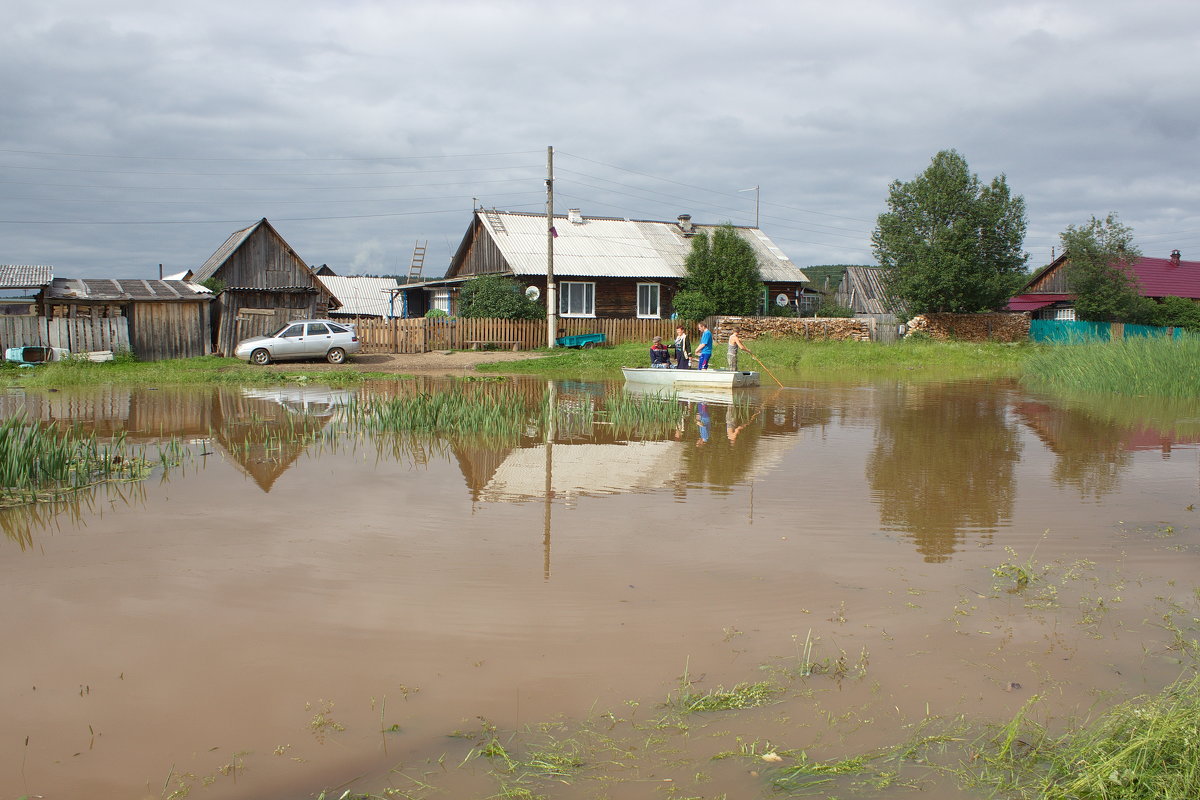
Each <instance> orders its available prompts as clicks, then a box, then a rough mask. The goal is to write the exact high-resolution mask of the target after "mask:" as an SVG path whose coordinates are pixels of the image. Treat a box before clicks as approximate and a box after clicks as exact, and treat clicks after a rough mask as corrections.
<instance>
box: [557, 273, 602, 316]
mask: <svg viewBox="0 0 1200 800" xmlns="http://www.w3.org/2000/svg"><path fill="white" fill-rule="evenodd" d="M558 315H559V316H560V317H594V316H596V284H594V283H583V282H580V281H567V282H565V283H560V284H559V285H558Z"/></svg>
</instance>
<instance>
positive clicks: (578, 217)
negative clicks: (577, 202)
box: [567, 208, 583, 225]
mask: <svg viewBox="0 0 1200 800" xmlns="http://www.w3.org/2000/svg"><path fill="white" fill-rule="evenodd" d="M567 222H574V223H575V224H576V225H582V224H583V215H582V214H580V213H579V209H578V208H568V209H567Z"/></svg>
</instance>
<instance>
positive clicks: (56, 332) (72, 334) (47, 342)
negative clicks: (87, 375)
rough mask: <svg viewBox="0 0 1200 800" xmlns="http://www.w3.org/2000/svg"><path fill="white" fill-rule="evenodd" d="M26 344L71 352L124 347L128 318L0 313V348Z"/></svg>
mask: <svg viewBox="0 0 1200 800" xmlns="http://www.w3.org/2000/svg"><path fill="white" fill-rule="evenodd" d="M29 345H39V346H42V347H63V348H66V349H67V350H70V351H71V352H72V353H86V352H88V351H91V350H114V351H115V350H128V349H129V320H127V319H126V318H125V317H106V318H103V319H88V318H86V317H77V318H71V317H56V318H54V319H47V318H46V317H0V351H2V350H3V349H7V348H9V347H26V346H29Z"/></svg>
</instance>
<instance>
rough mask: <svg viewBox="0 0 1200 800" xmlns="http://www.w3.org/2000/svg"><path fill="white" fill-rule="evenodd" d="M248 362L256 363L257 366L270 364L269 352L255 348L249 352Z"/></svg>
mask: <svg viewBox="0 0 1200 800" xmlns="http://www.w3.org/2000/svg"><path fill="white" fill-rule="evenodd" d="M250 363H251V364H258V365H259V366H263V365H264V364H270V363H271V354H270V353H268V352H267V351H266V350H264V349H262V348H261V347H260V348H258V349H257V350H255V351H254V352H253V353H251V354H250Z"/></svg>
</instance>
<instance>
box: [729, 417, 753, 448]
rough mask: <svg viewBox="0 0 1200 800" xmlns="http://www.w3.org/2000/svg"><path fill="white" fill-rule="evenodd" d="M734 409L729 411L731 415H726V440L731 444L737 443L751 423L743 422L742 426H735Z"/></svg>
mask: <svg viewBox="0 0 1200 800" xmlns="http://www.w3.org/2000/svg"><path fill="white" fill-rule="evenodd" d="M733 423H734V419H733V409H729V413H728V414H726V415H725V438H726V439H728V440H729V443H730V444H733V443H734V442H736V441H737V437H738V434H739V433H741V432H742V430H743V429H744V428H745V427H746V426H747V425H749V424H750V423H749V422H743V423H742V424H741V425H737V426H734V424H733Z"/></svg>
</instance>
